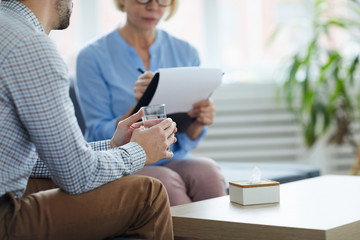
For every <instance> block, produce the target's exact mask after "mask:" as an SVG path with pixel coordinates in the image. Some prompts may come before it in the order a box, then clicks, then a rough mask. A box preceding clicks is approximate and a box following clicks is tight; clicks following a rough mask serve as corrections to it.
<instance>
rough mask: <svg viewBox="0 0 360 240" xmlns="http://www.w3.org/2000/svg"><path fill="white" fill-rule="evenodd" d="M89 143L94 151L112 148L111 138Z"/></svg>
mask: <svg viewBox="0 0 360 240" xmlns="http://www.w3.org/2000/svg"><path fill="white" fill-rule="evenodd" d="M89 144H90V147H91V148H92V150H94V151H107V150H109V149H111V146H110V140H103V141H96V142H90V143H89Z"/></svg>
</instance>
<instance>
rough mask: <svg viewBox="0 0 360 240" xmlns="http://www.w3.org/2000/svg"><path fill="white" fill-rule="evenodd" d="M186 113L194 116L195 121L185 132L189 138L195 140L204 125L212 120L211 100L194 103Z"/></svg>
mask: <svg viewBox="0 0 360 240" xmlns="http://www.w3.org/2000/svg"><path fill="white" fill-rule="evenodd" d="M188 115H189V116H190V117H192V118H195V121H194V122H193V123H192V124H191V125H190V127H189V128H188V130H187V131H186V133H187V135H188V137H189V138H190V139H193V140H195V139H197V138H198V137H199V136H200V135H201V133H202V130H203V127H204V126H208V125H211V124H212V123H213V122H214V118H215V107H214V103H213V101H212V100H211V99H206V100H203V101H200V102H197V103H195V104H194V106H193V109H191V110H190V111H189V112H188Z"/></svg>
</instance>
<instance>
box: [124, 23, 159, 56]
mask: <svg viewBox="0 0 360 240" xmlns="http://www.w3.org/2000/svg"><path fill="white" fill-rule="evenodd" d="M118 31H119V33H120V35H121V36H122V38H123V39H124V40H125V41H126V42H127V43H128V44H129V45H130V46H132V47H133V48H135V49H136V50H137V49H139V50H149V48H150V46H151V45H152V44H153V43H154V41H155V39H156V30H155V29H153V30H149V31H139V30H137V29H135V28H132V27H130V26H128V25H125V26H123V27H121V28H119V29H118Z"/></svg>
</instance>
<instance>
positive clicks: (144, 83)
mask: <svg viewBox="0 0 360 240" xmlns="http://www.w3.org/2000/svg"><path fill="white" fill-rule="evenodd" d="M153 77H154V73H153V72H150V71H146V72H145V73H144V74H142V75H140V76H139V78H138V80H137V81H136V82H135V87H134V92H135V99H136V101H139V99H140V98H141V97H142V95H143V94H144V92H145V90H146V88H147V87H148V86H149V84H150V82H151V80H152V79H153Z"/></svg>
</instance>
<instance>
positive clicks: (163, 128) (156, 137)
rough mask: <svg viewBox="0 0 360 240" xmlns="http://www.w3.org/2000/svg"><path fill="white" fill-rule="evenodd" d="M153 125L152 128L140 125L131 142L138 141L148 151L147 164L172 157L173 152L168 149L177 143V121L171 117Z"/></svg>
mask: <svg viewBox="0 0 360 240" xmlns="http://www.w3.org/2000/svg"><path fill="white" fill-rule="evenodd" d="M156 121H158V120H154V123H153V124H155V125H153V126H152V127H150V128H146V129H145V128H144V127H140V128H137V129H135V130H134V131H133V135H132V137H131V139H130V141H131V142H137V143H138V144H139V145H140V146H141V147H142V148H143V149H144V150H145V153H146V163H145V165H149V164H153V163H155V162H157V161H158V160H160V159H163V158H172V157H173V156H174V154H173V152H170V151H168V150H167V149H168V148H169V146H170V145H171V144H173V143H175V142H176V141H177V140H176V137H175V132H176V131H177V129H176V123H175V122H173V121H172V120H171V119H170V118H167V119H165V120H162V121H161V122H160V123H158V124H156Z"/></svg>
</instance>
